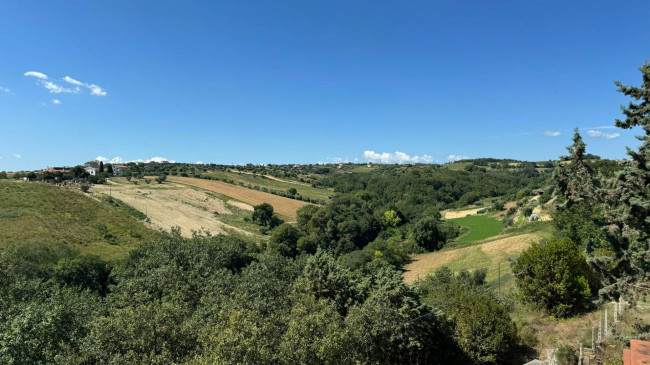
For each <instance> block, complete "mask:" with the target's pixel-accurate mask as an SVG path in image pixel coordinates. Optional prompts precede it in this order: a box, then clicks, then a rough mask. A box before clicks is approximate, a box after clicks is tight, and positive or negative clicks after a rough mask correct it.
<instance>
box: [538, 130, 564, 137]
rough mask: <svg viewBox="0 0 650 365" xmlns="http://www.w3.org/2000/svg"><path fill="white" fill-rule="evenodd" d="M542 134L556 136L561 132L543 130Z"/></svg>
mask: <svg viewBox="0 0 650 365" xmlns="http://www.w3.org/2000/svg"><path fill="white" fill-rule="evenodd" d="M542 134H544V135H545V136H546V137H557V136H559V135H560V134H562V133H560V132H558V131H544V132H542Z"/></svg>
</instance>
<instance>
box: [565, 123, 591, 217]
mask: <svg viewBox="0 0 650 365" xmlns="http://www.w3.org/2000/svg"><path fill="white" fill-rule="evenodd" d="M567 150H569V154H570V155H569V164H568V165H560V166H559V167H558V169H557V170H556V171H555V175H554V177H555V180H556V182H557V185H558V193H559V195H560V196H561V197H563V198H564V199H562V200H563V201H562V202H561V204H562V207H561V208H570V207H571V206H572V205H574V204H577V203H581V202H586V203H589V205H592V204H597V203H598V200H599V199H598V196H597V193H596V184H595V181H594V177H593V171H592V169H591V167H589V165H587V163H586V162H585V160H584V158H585V152H586V150H587V145H586V144H585V143H584V142H583V141H582V136H580V133H579V132H578V128H576V129H575V130H574V134H573V144H572V145H571V146H569V147H567Z"/></svg>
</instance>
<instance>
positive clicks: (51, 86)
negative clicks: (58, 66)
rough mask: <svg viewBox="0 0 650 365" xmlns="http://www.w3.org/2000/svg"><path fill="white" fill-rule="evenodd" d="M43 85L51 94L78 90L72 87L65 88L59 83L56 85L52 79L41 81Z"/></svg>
mask: <svg viewBox="0 0 650 365" xmlns="http://www.w3.org/2000/svg"><path fill="white" fill-rule="evenodd" d="M43 87H45V88H46V89H48V90H49V91H50V93H51V94H60V93H77V92H78V91H76V90H73V89H67V88H65V87H63V86H61V85H57V84H55V83H53V82H52V81H43Z"/></svg>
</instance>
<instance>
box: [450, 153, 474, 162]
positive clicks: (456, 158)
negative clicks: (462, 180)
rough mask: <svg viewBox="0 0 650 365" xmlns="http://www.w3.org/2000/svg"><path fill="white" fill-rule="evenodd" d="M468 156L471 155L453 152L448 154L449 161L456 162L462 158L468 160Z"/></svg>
mask: <svg viewBox="0 0 650 365" xmlns="http://www.w3.org/2000/svg"><path fill="white" fill-rule="evenodd" d="M468 158H469V157H467V156H461V155H454V154H451V155H449V156H447V161H449V162H456V161H460V160H467V159H468Z"/></svg>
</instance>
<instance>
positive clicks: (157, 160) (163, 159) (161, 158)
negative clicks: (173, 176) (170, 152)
mask: <svg viewBox="0 0 650 365" xmlns="http://www.w3.org/2000/svg"><path fill="white" fill-rule="evenodd" d="M167 161H169V160H167V159H166V158H164V157H158V156H156V157H152V158H150V159H148V160H147V161H146V162H167Z"/></svg>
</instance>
